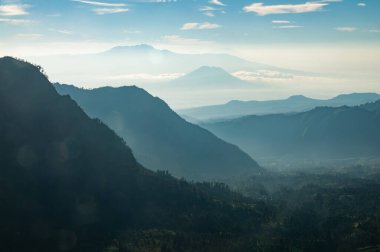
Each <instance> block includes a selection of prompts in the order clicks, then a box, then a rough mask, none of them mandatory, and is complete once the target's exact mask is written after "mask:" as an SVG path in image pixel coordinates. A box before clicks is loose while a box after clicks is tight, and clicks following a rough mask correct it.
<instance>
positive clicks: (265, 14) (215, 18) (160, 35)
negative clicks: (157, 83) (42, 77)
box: [0, 0, 380, 45]
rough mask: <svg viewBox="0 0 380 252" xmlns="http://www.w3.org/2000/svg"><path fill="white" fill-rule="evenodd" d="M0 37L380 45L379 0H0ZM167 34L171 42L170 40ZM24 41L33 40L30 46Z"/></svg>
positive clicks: (52, 39)
mask: <svg viewBox="0 0 380 252" xmlns="http://www.w3.org/2000/svg"><path fill="white" fill-rule="evenodd" d="M0 3H1V5H0V39H1V40H3V41H12V42H17V43H20V41H19V40H20V39H21V38H22V39H23V40H24V41H25V43H31V44H33V43H36V42H37V41H38V40H42V39H43V40H44V41H45V42H46V41H80V40H98V41H123V40H125V41H130V42H131V43H133V42H136V43H154V42H157V41H158V40H160V39H161V40H165V39H167V38H169V39H170V36H177V38H183V39H186V38H188V39H196V40H201V41H213V42H216V43H219V44H236V45H237V44H242V43H243V44H245V43H294V44H302V43H326V42H327V43H334V42H337V43H379V42H380V15H379V14H378V13H380V1H378V0H366V1H360V0H359V1H358V0H342V1H338V0H322V1H314V2H313V1H312V2H305V1H300V0H286V1H284V0H281V1H279V0H277V1H275V0H271V1H268V0H267V1H254V0H253V1H252V0H220V1H218V0H215V1H208V0H176V1H174V0H172V1H170V0H166V1H164V0H141V1H139V0H135V1H127V0H115V1H109V0H107V1H106V0H99V1H85V0H83V1H82V0H78V1H72V0H1V1H0ZM168 36H169V37H168ZM26 40H32V41H29V42H27V41H26Z"/></svg>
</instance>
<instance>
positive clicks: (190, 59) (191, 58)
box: [29, 44, 294, 85]
mask: <svg viewBox="0 0 380 252" xmlns="http://www.w3.org/2000/svg"><path fill="white" fill-rule="evenodd" d="M29 59H30V60H32V61H33V62H37V63H38V64H40V65H43V66H45V68H46V70H47V72H49V75H51V77H53V79H55V80H61V81H63V82H66V83H78V81H79V82H86V83H89V82H91V83H95V84H96V85H102V84H103V83H104V81H105V80H107V81H108V83H111V84H115V85H116V84H120V83H126V82H129V81H133V82H134V83H135V80H131V79H130V77H128V75H129V74H141V73H142V74H151V75H159V74H173V73H180V74H185V73H190V72H192V71H194V69H198V68H200V67H202V66H218V67H222V68H223V69H225V70H226V71H228V72H230V73H232V72H235V71H241V70H245V71H257V70H263V69H266V70H272V71H281V72H291V73H293V72H294V71H290V70H285V69H280V68H277V67H273V66H269V65H265V64H260V63H256V62H251V61H248V60H244V59H242V58H239V57H236V56H232V55H228V54H207V53H206V54H185V53H176V52H172V51H168V50H160V49H157V48H154V47H152V46H150V45H146V44H142V45H135V46H118V47H114V48H111V49H110V50H107V51H104V52H102V53H94V54H84V55H58V56H46V57H34V58H29ZM62 69H65V71H64V72H62ZM140 81H141V82H143V80H140ZM137 84H139V85H141V84H142V83H137Z"/></svg>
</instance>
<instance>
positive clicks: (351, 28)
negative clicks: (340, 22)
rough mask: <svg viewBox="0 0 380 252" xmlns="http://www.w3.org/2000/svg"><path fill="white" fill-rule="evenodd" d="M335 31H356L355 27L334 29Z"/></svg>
mask: <svg viewBox="0 0 380 252" xmlns="http://www.w3.org/2000/svg"><path fill="white" fill-rule="evenodd" d="M335 30H337V31H344V32H353V31H356V28H355V27H337V28H335Z"/></svg>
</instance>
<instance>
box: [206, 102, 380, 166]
mask: <svg viewBox="0 0 380 252" xmlns="http://www.w3.org/2000/svg"><path fill="white" fill-rule="evenodd" d="M202 126H203V127H205V128H206V129H208V130H210V131H211V132H213V133H214V134H216V135H217V136H219V137H221V138H222V139H225V140H226V141H230V142H231V143H234V144H236V145H238V146H239V147H240V148H242V149H243V150H245V151H246V152H247V153H249V154H251V155H255V157H257V159H258V160H261V159H270V160H280V159H284V160H293V161H296V162H298V163H300V162H302V161H304V160H310V161H313V162H315V163H324V162H326V161H329V160H337V161H339V160H345V159H351V158H355V159H358V158H378V157H380V131H379V128H380V114H379V113H377V112H376V111H373V112H372V111H370V110H368V109H365V108H362V107H347V106H343V107H338V108H333V107H318V108H315V109H313V110H310V111H308V112H303V113H297V114H273V115H263V116H246V117H241V118H237V119H233V120H226V121H220V122H215V123H209V124H203V125H202Z"/></svg>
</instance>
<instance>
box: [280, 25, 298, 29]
mask: <svg viewBox="0 0 380 252" xmlns="http://www.w3.org/2000/svg"><path fill="white" fill-rule="evenodd" d="M302 27H303V26H300V25H280V26H273V29H294V28H302Z"/></svg>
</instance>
